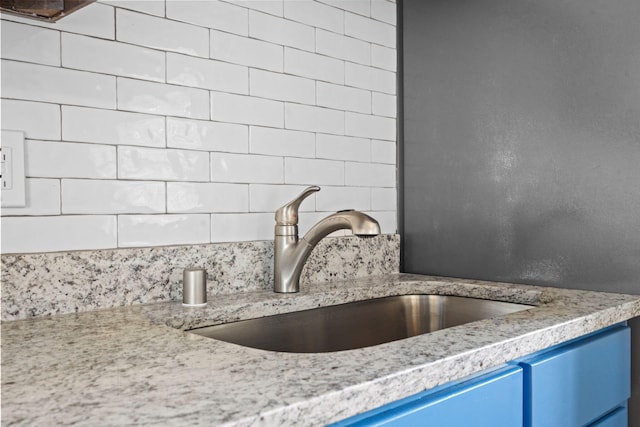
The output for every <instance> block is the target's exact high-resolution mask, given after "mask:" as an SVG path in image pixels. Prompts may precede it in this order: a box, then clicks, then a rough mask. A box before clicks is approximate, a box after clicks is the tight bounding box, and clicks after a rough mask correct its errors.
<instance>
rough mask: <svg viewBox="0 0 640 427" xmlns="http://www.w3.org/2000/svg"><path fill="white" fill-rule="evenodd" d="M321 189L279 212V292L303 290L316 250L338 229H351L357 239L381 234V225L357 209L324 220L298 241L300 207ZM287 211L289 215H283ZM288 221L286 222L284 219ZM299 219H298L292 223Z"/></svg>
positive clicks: (276, 283)
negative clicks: (307, 264) (309, 260)
mask: <svg viewBox="0 0 640 427" xmlns="http://www.w3.org/2000/svg"><path fill="white" fill-rule="evenodd" d="M319 190H320V188H319V187H309V188H307V189H306V190H305V191H304V192H303V193H302V194H301V195H300V196H298V197H297V198H296V199H294V200H293V201H292V202H290V203H288V204H287V205H285V206H283V207H282V208H280V209H278V211H277V213H276V227H275V240H274V261H275V262H274V273H275V276H274V287H273V290H274V291H275V292H282V293H293V292H299V291H300V274H301V273H302V267H303V266H304V264H305V262H306V261H307V258H309V255H310V254H311V251H312V250H313V248H315V247H316V245H317V244H318V243H319V242H320V240H322V239H323V238H325V237H326V236H328V235H329V234H331V233H333V232H334V231H337V230H342V229H348V230H351V231H352V233H353V234H355V235H357V236H376V235H378V234H380V225H379V224H378V222H377V221H376V220H375V219H373V218H371V217H370V216H369V215H366V214H364V213H362V212H359V211H355V210H345V211H339V212H336V213H334V214H331V215H329V216H327V217H326V218H324V219H322V220H320V221H319V222H318V223H317V224H315V225H314V226H313V227H311V229H310V230H309V231H308V232H307V234H305V236H304V237H303V238H302V239H300V240H298V224H297V223H298V221H297V219H298V212H297V211H298V206H299V205H300V203H301V202H302V200H303V199H304V198H306V197H308V196H309V195H310V194H311V193H313V192H315V191H319ZM283 211H287V213H288V214H287V215H286V216H285V215H283ZM285 217H286V218H288V219H287V220H286V221H285V220H284V219H283V218H285ZM292 219H295V220H292Z"/></svg>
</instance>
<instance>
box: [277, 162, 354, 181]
mask: <svg viewBox="0 0 640 427" xmlns="http://www.w3.org/2000/svg"><path fill="white" fill-rule="evenodd" d="M344 176H345V175H344V162H338V161H332V160H319V159H298V158H285V161H284V177H285V180H284V182H285V183H286V184H306V185H344V184H345V181H344Z"/></svg>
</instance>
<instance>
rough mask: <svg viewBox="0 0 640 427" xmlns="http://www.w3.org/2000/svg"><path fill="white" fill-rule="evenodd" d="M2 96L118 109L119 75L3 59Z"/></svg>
mask: <svg viewBox="0 0 640 427" xmlns="http://www.w3.org/2000/svg"><path fill="white" fill-rule="evenodd" d="M2 96H3V97H5V98H17V99H24V100H32V101H43V102H54V103H62V104H72V105H85V106H88V107H100V108H115V105H116V81H115V77H112V76H105V75H101V74H94V73H87V72H84V71H76V70H67V69H63V68H57V67H49V66H45V65H36V64H27V63H24V62H15V61H9V60H4V59H3V60H2Z"/></svg>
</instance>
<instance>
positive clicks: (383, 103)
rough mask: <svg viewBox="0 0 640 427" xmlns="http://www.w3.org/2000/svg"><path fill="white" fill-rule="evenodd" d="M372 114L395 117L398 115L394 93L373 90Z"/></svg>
mask: <svg viewBox="0 0 640 427" xmlns="http://www.w3.org/2000/svg"><path fill="white" fill-rule="evenodd" d="M371 108H372V111H373V114H375V115H377V116H385V117H394V118H395V117H396V116H397V115H398V107H397V104H396V96H395V95H387V94H384V93H378V92H374V93H373V97H372V105H371Z"/></svg>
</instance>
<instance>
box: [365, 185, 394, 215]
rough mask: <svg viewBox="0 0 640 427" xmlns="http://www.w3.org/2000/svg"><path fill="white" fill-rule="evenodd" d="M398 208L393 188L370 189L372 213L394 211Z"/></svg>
mask: <svg viewBox="0 0 640 427" xmlns="http://www.w3.org/2000/svg"><path fill="white" fill-rule="evenodd" d="M397 207H398V196H397V192H396V189H395V188H372V189H371V210H372V211H395V210H396V209H397Z"/></svg>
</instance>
